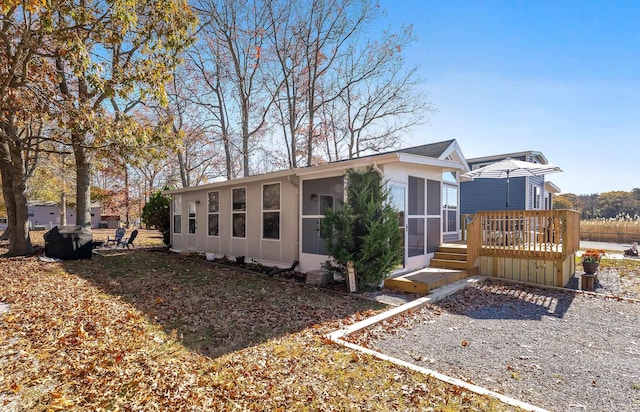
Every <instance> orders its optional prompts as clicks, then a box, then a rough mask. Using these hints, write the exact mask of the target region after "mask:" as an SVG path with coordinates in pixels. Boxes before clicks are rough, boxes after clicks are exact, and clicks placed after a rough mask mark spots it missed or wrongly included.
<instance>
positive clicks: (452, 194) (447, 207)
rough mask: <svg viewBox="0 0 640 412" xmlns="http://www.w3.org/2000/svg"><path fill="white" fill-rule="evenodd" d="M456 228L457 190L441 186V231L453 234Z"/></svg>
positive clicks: (444, 185) (445, 185) (452, 187)
mask: <svg viewBox="0 0 640 412" xmlns="http://www.w3.org/2000/svg"><path fill="white" fill-rule="evenodd" d="M457 226H458V188H457V187H456V186H451V185H447V184H443V185H442V231H443V232H455V231H456V230H457Z"/></svg>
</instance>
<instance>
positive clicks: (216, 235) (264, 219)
mask: <svg viewBox="0 0 640 412" xmlns="http://www.w3.org/2000/svg"><path fill="white" fill-rule="evenodd" d="M369 166H371V167H373V169H374V170H376V171H377V172H378V173H380V174H381V176H382V177H383V180H384V181H385V182H387V184H388V185H389V188H390V192H391V195H392V201H393V203H394V204H395V205H396V206H397V207H398V209H400V211H401V213H400V216H399V224H398V225H399V229H400V230H401V231H402V232H403V233H404V246H403V248H404V250H403V262H402V265H401V267H399V268H398V269H399V271H408V270H413V269H418V268H423V267H424V266H425V265H427V264H428V262H429V260H430V259H431V257H433V254H434V252H435V251H436V249H437V247H438V246H439V245H440V244H441V243H442V242H443V241H452V240H457V239H459V237H460V230H459V229H460V228H459V220H460V219H459V216H458V213H459V208H458V205H459V204H460V199H459V183H460V175H461V174H462V173H464V172H466V171H468V170H469V168H468V165H467V162H466V160H465V158H464V156H463V154H462V152H461V150H460V148H459V146H458V143H457V142H456V141H455V140H448V141H443V142H438V143H432V144H426V145H422V146H417V147H411V148H407V149H400V150H397V151H393V152H387V153H382V154H376V155H371V156H366V157H361V158H357V159H351V160H343V161H337V162H333V163H329V164H325V165H320V166H314V167H307V168H297V169H290V170H282V171H278V172H273V173H267V174H262V175H256V176H250V177H245V178H242V179H235V180H230V181H225V182H217V183H211V184H207V185H203V186H197V187H187V188H182V189H175V190H169V191H167V192H166V193H168V194H170V195H171V198H172V201H171V219H172V227H171V244H172V249H173V250H174V251H177V252H182V251H192V252H201V253H216V254H217V255H219V256H222V255H226V256H245V259H247V260H248V261H250V260H255V261H257V262H260V263H263V264H268V265H276V266H281V267H286V266H290V265H291V264H292V262H294V261H296V260H297V261H299V265H300V266H299V268H300V270H302V271H304V272H308V271H311V270H316V269H319V268H320V267H321V265H322V263H324V262H325V261H326V260H327V259H328V258H329V257H328V256H327V251H326V249H325V247H324V243H323V241H322V239H321V236H320V235H321V233H320V231H321V225H320V221H321V220H322V218H323V211H324V210H326V208H329V207H338V206H339V204H340V202H342V201H344V193H345V190H344V189H345V187H344V185H345V179H344V175H345V172H346V170H348V169H364V168H366V167H369Z"/></svg>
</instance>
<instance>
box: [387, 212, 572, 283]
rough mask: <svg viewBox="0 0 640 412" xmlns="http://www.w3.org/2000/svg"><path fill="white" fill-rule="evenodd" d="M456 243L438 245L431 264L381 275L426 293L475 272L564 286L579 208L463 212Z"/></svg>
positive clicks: (570, 259) (568, 272)
mask: <svg viewBox="0 0 640 412" xmlns="http://www.w3.org/2000/svg"><path fill="white" fill-rule="evenodd" d="M462 222H463V224H462V237H463V241H462V242H459V243H447V244H443V245H441V246H440V247H439V249H438V251H437V252H436V253H435V256H434V258H433V259H431V266H430V267H428V268H424V269H421V270H418V271H415V272H411V273H408V274H406V275H402V276H399V277H396V278H389V279H387V280H386V281H385V287H388V288H390V289H394V290H399V291H403V292H410V293H418V294H425V295H426V294H428V293H429V292H430V291H431V290H433V289H434V288H437V287H440V286H443V285H445V284H448V283H452V282H455V281H458V280H460V279H464V278H465V277H469V276H474V275H477V274H481V275H485V276H492V277H498V278H505V279H510V280H518V281H521V282H528V283H534V284H540V285H549V286H559V287H564V286H565V285H566V284H567V283H568V282H569V280H570V279H571V277H572V276H573V274H574V273H575V271H576V267H575V256H576V252H577V251H578V248H579V245H580V214H579V213H578V212H576V211H574V210H565V209H563V210H509V211H485V212H478V213H476V214H475V215H465V216H463V217H462Z"/></svg>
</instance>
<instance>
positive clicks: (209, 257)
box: [204, 252, 216, 262]
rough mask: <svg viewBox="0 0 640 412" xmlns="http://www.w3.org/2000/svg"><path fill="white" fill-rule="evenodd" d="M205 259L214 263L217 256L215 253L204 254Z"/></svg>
mask: <svg viewBox="0 0 640 412" xmlns="http://www.w3.org/2000/svg"><path fill="white" fill-rule="evenodd" d="M204 257H205V258H206V259H207V260H208V261H209V262H212V261H214V260H216V254H215V253H211V252H207V253H205V254H204Z"/></svg>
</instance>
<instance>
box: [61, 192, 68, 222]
mask: <svg viewBox="0 0 640 412" xmlns="http://www.w3.org/2000/svg"><path fill="white" fill-rule="evenodd" d="M66 225H67V195H66V193H64V190H63V191H62V193H60V226H66Z"/></svg>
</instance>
